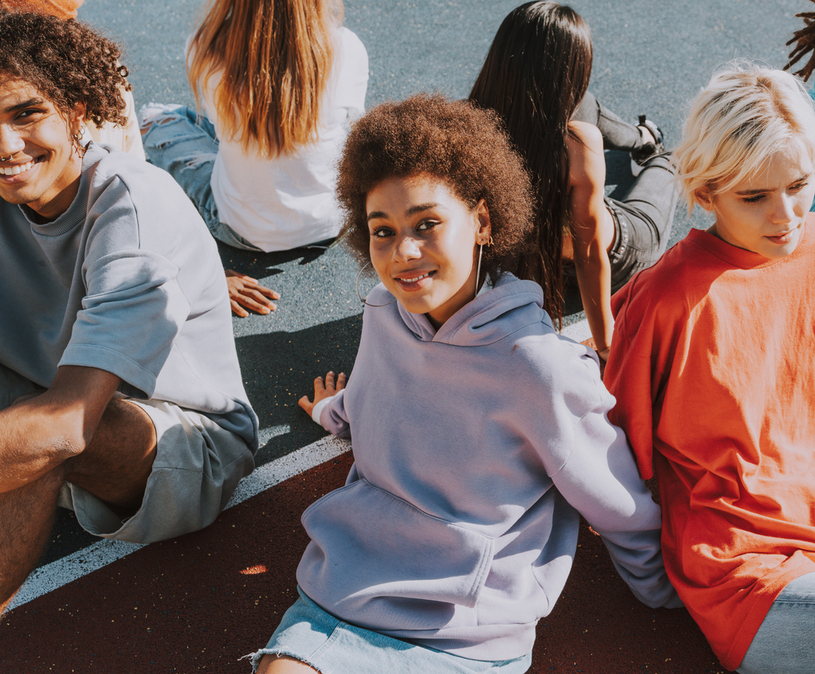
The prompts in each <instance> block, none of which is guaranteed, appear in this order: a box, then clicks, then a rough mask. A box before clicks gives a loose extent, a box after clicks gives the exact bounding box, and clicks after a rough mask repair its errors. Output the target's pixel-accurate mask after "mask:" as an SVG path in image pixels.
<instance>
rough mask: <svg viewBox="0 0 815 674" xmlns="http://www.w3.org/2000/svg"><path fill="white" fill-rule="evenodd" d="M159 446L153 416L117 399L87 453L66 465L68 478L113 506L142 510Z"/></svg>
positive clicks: (125, 401) (70, 460) (111, 403)
mask: <svg viewBox="0 0 815 674" xmlns="http://www.w3.org/2000/svg"><path fill="white" fill-rule="evenodd" d="M156 443H157V438H156V429H155V426H154V425H153V421H152V419H151V418H150V417H149V415H148V414H147V413H146V412H145V411H144V410H143V409H142V408H141V407H139V406H138V405H136V404H134V403H131V402H129V401H127V400H123V399H121V398H114V399H113V400H111V401H110V403H109V404H108V406H107V409H106V410H105V413H104V415H103V416H102V420H101V421H100V423H99V426H98V427H97V429H96V432H95V433H94V435H93V438H92V439H91V442H90V443H89V444H88V447H87V448H86V449H85V451H84V452H82V454H80V455H79V456H77V457H75V458H72V459H69V460H68V461H66V462H65V466H66V479H67V480H69V481H70V482H73V483H74V484H77V485H79V486H81V487H83V488H84V489H87V490H88V491H89V492H91V493H92V494H94V495H96V496H97V497H99V498H101V499H102V500H103V501H105V502H107V503H109V504H111V505H115V506H119V507H122V508H133V507H138V505H139V504H140V503H141V499H142V496H143V494H144V489H145V486H146V485H147V479H148V477H149V476H150V472H151V470H152V465H153V460H154V459H155V456H156Z"/></svg>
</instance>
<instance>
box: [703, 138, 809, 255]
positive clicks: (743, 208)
mask: <svg viewBox="0 0 815 674" xmlns="http://www.w3.org/2000/svg"><path fill="white" fill-rule="evenodd" d="M813 196H815V178H814V177H813V163H812V159H810V158H809V153H808V152H806V151H805V150H803V149H802V148H800V147H799V146H798V145H797V144H790V146H789V147H788V148H786V149H784V150H779V151H778V152H776V153H775V154H772V155H770V157H769V158H768V160H767V161H766V162H765V164H764V166H763V168H762V170H760V171H759V172H758V173H757V174H756V175H755V176H753V177H751V178H748V179H747V180H744V181H743V182H741V183H739V184H737V185H736V186H735V187H733V188H732V189H730V190H727V191H726V192H721V193H719V194H716V195H715V196H713V197H711V198H705V197H704V195H702V196H700V197H699V198H698V201H699V203H700V205H701V206H702V208H704V209H706V210H708V211H710V212H712V213H713V214H714V215H715V216H716V222H715V224H714V225H713V226H712V227H711V228H710V230H709V231H710V232H711V233H712V234H714V235H715V236H717V237H719V238H720V239H722V240H723V241H726V242H727V243H729V244H731V245H733V246H736V247H738V248H743V249H744V250H749V251H752V252H754V253H758V254H759V255H763V256H764V257H766V258H769V259H771V260H775V259H781V258H785V257H787V256H789V255H791V254H792V253H793V251H794V250H795V249H796V247H797V246H798V242H799V241H800V240H801V231H802V226H803V223H804V218H805V217H806V215H807V213H808V212H809V208H810V206H811V205H812V199H813Z"/></svg>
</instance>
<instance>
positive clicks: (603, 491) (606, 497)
mask: <svg viewBox="0 0 815 674" xmlns="http://www.w3.org/2000/svg"><path fill="white" fill-rule="evenodd" d="M606 411H607V408H606V409H604V407H603V406H600V407H597V408H595V409H593V410H591V411H590V412H588V413H587V414H586V415H585V416H584V417H583V418H582V419H580V421H579V422H578V424H577V425H576V427H575V435H574V438H573V440H574V449H573V451H572V453H571V455H570V456H569V459H568V461H567V462H566V463H565V464H564V466H563V467H562V468H561V470H560V471H558V472H557V473H556V474H555V475H552V476H551V477H552V481H553V482H554V484H555V486H556V487H557V489H558V491H559V492H560V493H561V494H562V495H563V496H564V498H565V499H566V500H567V501H568V502H569V503H570V504H571V505H572V507H574V508H575V509H576V510H577V511H578V512H579V513H580V514H581V515H582V516H583V517H584V518H585V519H586V521H587V522H588V523H589V524H590V525H591V527H592V528H593V529H594V530H595V531H596V532H597V533H598V534H600V536H601V537H602V539H603V543H604V544H605V546H606V548H607V549H608V551H609V554H610V555H611V560H612V562H613V564H614V567H615V568H616V569H617V572H618V573H619V574H620V576H621V577H622V579H623V580H624V581H625V582H626V584H627V585H628V587H629V588H630V589H631V591H632V592H633V593H634V595H635V596H636V597H637V599H639V600H640V601H641V602H643V603H644V604H647V605H648V606H651V607H657V606H668V607H674V606H681V602H680V601H679V599H678V597H677V596H676V592H675V591H674V589H673V587H672V586H671V584H670V582H669V580H668V576H667V575H666V573H665V566H664V563H663V560H662V553H661V551H660V534H661V526H662V514H661V510H660V507H659V506H658V505H657V504H656V503H654V501H653V499H652V498H651V492H650V491H649V490H648V488H647V487H646V485H645V483H644V482H643V480H642V478H641V477H640V476H639V473H638V471H637V466H636V464H635V462H634V458H633V456H632V455H631V450H630V449H629V446H628V443H627V442H626V439H625V434H624V433H623V432H622V430H621V429H619V428H618V427H616V426H613V425H612V424H611V423H609V421H608V418H607V416H606Z"/></svg>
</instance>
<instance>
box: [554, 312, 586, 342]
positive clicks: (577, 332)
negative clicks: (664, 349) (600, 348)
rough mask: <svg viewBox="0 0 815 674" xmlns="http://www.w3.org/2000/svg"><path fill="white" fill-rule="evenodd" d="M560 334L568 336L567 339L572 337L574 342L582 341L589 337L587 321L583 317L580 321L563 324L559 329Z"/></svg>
mask: <svg viewBox="0 0 815 674" xmlns="http://www.w3.org/2000/svg"><path fill="white" fill-rule="evenodd" d="M560 334H561V335H564V336H566V337H568V338H569V339H573V340H574V341H576V342H583V341H585V340H587V339H588V338H589V337H591V330H590V329H589V322H588V321H587V320H586V319H585V318H584V319H583V320H582V321H578V322H577V323H572V324H571V325H567V326H564V328H563V330H561V331H560Z"/></svg>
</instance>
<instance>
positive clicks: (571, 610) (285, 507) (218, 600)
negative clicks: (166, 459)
mask: <svg viewBox="0 0 815 674" xmlns="http://www.w3.org/2000/svg"><path fill="white" fill-rule="evenodd" d="M350 464H351V457H350V454H347V455H344V456H343V457H341V458H339V459H336V460H333V461H329V462H328V463H326V464H324V465H322V466H318V467H317V468H314V469H312V470H310V471H308V472H307V473H304V474H303V475H300V476H298V477H295V478H292V479H290V480H288V481H286V482H284V483H282V484H280V485H277V486H276V487H273V488H271V489H269V490H268V491H266V492H264V493H262V494H260V495H258V496H255V497H254V498H252V499H249V500H248V501H245V502H244V503H242V504H240V505H238V506H236V507H234V508H231V509H230V510H228V511H226V512H225V513H224V514H223V515H221V517H220V518H219V519H218V521H217V522H216V523H215V524H213V525H212V526H211V527H209V528H208V529H206V530H204V531H200V532H198V533H195V534H190V535H188V536H184V537H182V538H179V539H176V540H171V541H166V542H164V543H158V544H153V545H150V546H147V547H146V548H143V549H142V550H139V551H138V552H136V553H134V554H132V555H130V556H128V557H126V558H124V559H121V560H119V561H117V562H115V563H113V564H111V565H109V566H107V567H105V568H103V569H100V570H99V571H96V572H94V573H92V574H90V575H89V576H86V577H84V578H82V579H80V580H77V581H75V582H73V583H71V584H69V585H66V586H65V587H63V588H61V589H60V590H57V591H55V592H52V593H51V594H48V595H45V596H43V597H40V598H39V599H36V600H34V601H32V602H29V603H28V604H25V605H23V606H21V607H20V608H18V609H15V610H14V611H12V612H11V613H10V614H8V616H6V617H5V618H4V619H3V623H4V624H2V625H0V671H2V673H3V674H7V673H8V674H11V673H14V674H18V673H19V674H37V673H39V672H77V673H81V674H84V673H85V672H104V673H105V674H129V673H131V672H139V673H140V674H141V673H146V674H152V673H154V672H155V673H164V672H180V673H181V674H186V673H187V672H223V673H231V672H236V673H238V672H243V673H244V674H247V673H248V672H249V671H250V668H249V665H248V663H247V661H242V662H239V661H238V659H239V658H240V657H241V656H243V655H245V654H247V653H249V652H251V651H253V650H255V649H256V648H258V647H260V646H263V645H264V644H265V643H266V641H267V639H268V637H269V636H270V635H271V633H272V632H273V631H274V628H275V627H276V626H277V623H278V621H279V619H280V617H281V615H282V613H283V612H284V611H285V610H286V608H288V606H289V605H290V604H291V603H292V602H293V601H294V598H295V595H296V592H295V580H294V572H295V568H296V566H297V562H298V560H299V558H300V555H301V553H302V551H303V549H304V547H305V545H306V536H305V533H304V531H303V529H302V528H301V526H300V514H301V513H302V512H303V510H304V509H305V508H306V506H308V505H309V504H310V503H311V502H313V501H314V500H316V499H317V498H319V497H320V496H321V495H323V494H324V493H326V492H327V491H329V490H331V489H333V488H335V487H337V486H339V485H341V484H342V483H343V481H344V479H345V475H346V473H347V471H348V468H349V466H350ZM531 671H532V672H536V673H537V672H550V671H551V672H586V673H589V674H601V673H602V674H629V673H631V674H633V673H635V672H636V673H641V672H648V673H659V674H668V673H670V672H676V673H677V674H707V673H708V672H710V673H713V672H715V673H724V672H725V671H726V670H724V669H722V667H721V666H720V665H719V664H718V661H717V660H716V658H715V656H714V655H713V653H712V652H711V650H710V648H709V647H708V646H707V644H706V643H705V640H704V638H703V637H702V634H701V632H700V631H699V629H698V628H697V627H696V625H695V624H694V623H693V621H692V620H691V618H690V616H689V615H688V614H687V612H686V611H685V610H684V609H682V610H672V611H669V610H664V609H660V610H653V609H649V608H647V607H645V606H643V605H642V604H640V603H639V602H638V601H637V600H636V599H634V597H633V596H632V595H631V593H630V592H629V590H628V588H627V587H626V586H625V585H624V584H623V582H622V580H621V579H620V578H619V577H618V576H617V574H616V572H615V571H614V569H613V567H612V565H611V562H610V561H609V558H608V555H607V553H606V551H605V548H604V547H603V545H602V543H601V542H600V539H599V538H598V537H597V536H595V535H593V534H592V533H591V532H590V531H589V530H588V528H587V527H585V526H584V527H583V530H582V532H581V538H580V548H579V550H578V555H577V560H576V564H575V567H574V570H573V572H572V575H571V577H570V579H569V583H568V584H567V585H566V589H565V591H564V593H563V596H562V597H561V599H560V600H559V601H558V604H557V606H556V608H555V610H554V612H553V613H552V615H550V616H549V617H548V618H546V619H545V620H542V621H541V623H540V626H539V628H538V640H537V644H536V646H535V655H534V660H533V666H532V670H531ZM383 674H385V673H383Z"/></svg>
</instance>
